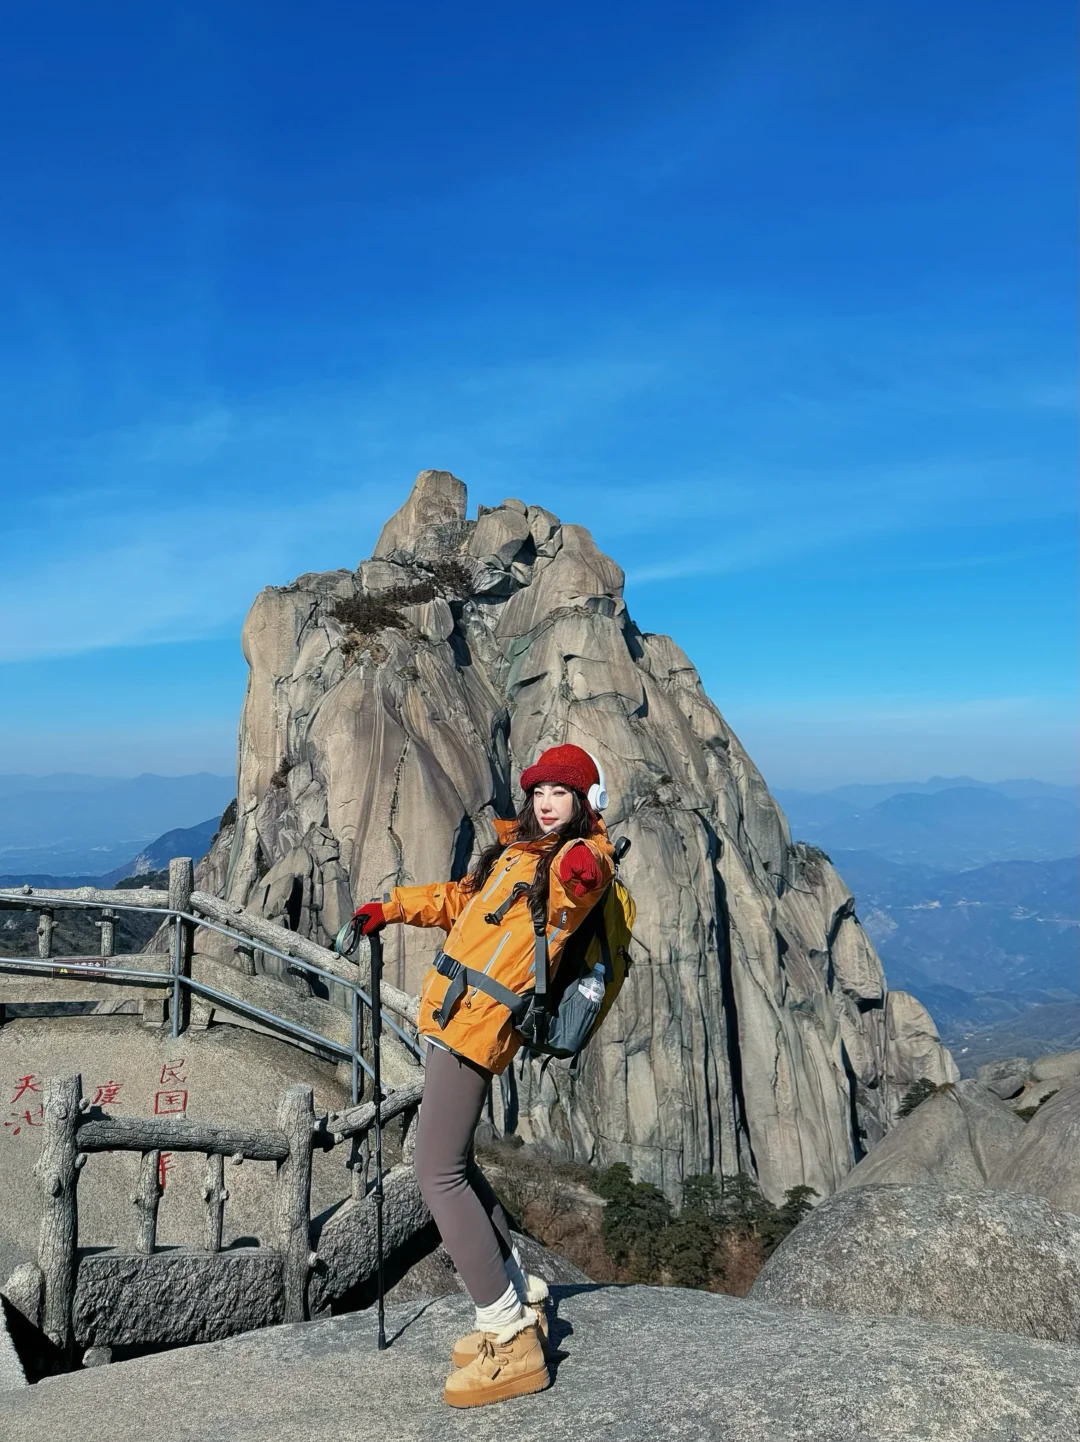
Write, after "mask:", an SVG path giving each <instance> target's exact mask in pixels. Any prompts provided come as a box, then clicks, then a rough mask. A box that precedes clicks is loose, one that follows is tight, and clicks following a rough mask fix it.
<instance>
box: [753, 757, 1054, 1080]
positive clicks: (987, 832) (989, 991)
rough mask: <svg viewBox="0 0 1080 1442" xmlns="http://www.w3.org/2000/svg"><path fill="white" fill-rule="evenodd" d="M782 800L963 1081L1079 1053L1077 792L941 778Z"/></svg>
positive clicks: (795, 829)
mask: <svg viewBox="0 0 1080 1442" xmlns="http://www.w3.org/2000/svg"><path fill="white" fill-rule="evenodd" d="M775 795H776V797H777V800H778V801H779V802H780V804H781V806H782V807H783V808H784V811H785V812H786V814H787V817H788V821H789V823H790V825H791V831H792V836H793V837H797V838H799V839H801V840H806V841H809V842H812V843H813V844H814V845H816V846H820V847H821V848H822V849H823V850H824V851H826V852H827V853H828V854H829V856H831V858H832V860H833V862H834V863H835V865H836V868H837V870H838V871H839V873H840V875H841V876H842V877H843V879H844V881H845V882H846V883H847V885H848V886H849V887H850V888H851V890H852V892H853V893H854V895H855V905H856V910H857V912H858V915H859V917H860V919H861V920H862V922H863V925H864V926H865V927H866V930H867V932H868V933H869V935H870V937H871V939H872V940H873V942H874V945H875V946H876V947H877V950H878V952H879V954H880V956H881V959H882V962H883V963H884V966H885V974H886V976H887V978H888V981H889V985H890V986H892V987H895V988H897V989H902V990H906V991H911V992H914V994H915V995H916V996H917V997H918V998H919V1000H920V1001H921V1002H923V1003H924V1005H926V1006H927V1007H928V1008H929V1010H930V1013H931V1015H932V1016H933V1018H934V1020H935V1022H936V1023H937V1025H938V1028H939V1030H940V1032H941V1035H942V1037H943V1038H944V1040H945V1041H946V1042H947V1044H948V1045H949V1047H950V1049H951V1050H952V1051H953V1053H954V1055H955V1056H956V1058H957V1061H958V1062H959V1063H960V1066H961V1069H962V1070H963V1071H964V1073H965V1075H968V1074H970V1073H971V1071H972V1070H973V1068H974V1067H975V1066H976V1065H978V1063H979V1062H980V1061H986V1060H988V1059H989V1058H991V1057H993V1056H995V1055H1006V1054H1009V1053H1011V1052H1022V1053H1024V1054H1025V1055H1029V1056H1037V1055H1039V1054H1041V1053H1042V1052H1047V1051H1054V1050H1058V1049H1061V1048H1064V1047H1072V1046H1080V954H1078V953H1080V923H1078V918H1080V882H1078V868H1080V860H1078V859H1077V855H1076V853H1077V851H1078V850H1080V804H1078V802H1080V789H1078V788H1077V787H1075V786H1054V785H1051V784H1049V783H1048V782H1045V781H1034V780H1030V779H1017V780H1010V781H999V782H993V783H991V782H985V781H976V780H975V779H973V778H972V777H970V776H953V777H948V776H935V777H932V778H931V779H930V780H929V781H922V782H894V783H891V784H882V785H852V786H838V787H835V788H833V789H832V790H831V791H823V792H807V791H785V790H781V791H777V792H776V793H775Z"/></svg>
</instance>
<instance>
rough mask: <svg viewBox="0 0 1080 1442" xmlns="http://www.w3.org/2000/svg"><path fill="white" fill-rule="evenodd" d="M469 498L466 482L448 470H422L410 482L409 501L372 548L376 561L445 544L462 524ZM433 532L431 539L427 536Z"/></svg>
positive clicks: (390, 521)
mask: <svg viewBox="0 0 1080 1442" xmlns="http://www.w3.org/2000/svg"><path fill="white" fill-rule="evenodd" d="M467 506H468V496H467V493H466V490H465V482H464V481H459V480H458V478H457V476H455V475H453V474H452V473H451V472H450V471H421V472H420V474H419V475H418V476H417V478H416V480H415V481H414V482H413V488H412V490H411V491H410V493H409V498H408V500H407V501H406V502H405V504H404V505H403V506H401V507H400V509H398V510H396V511H395V512H394V514H393V515H392V516H391V517H390V519H389V520H388V521H387V523H386V525H385V526H383V528H382V533H381V535H380V536H379V540H378V544H377V545H376V547H375V551H374V556H375V559H376V560H382V559H386V558H391V557H393V555H394V553H395V552H397V551H404V552H406V553H411V552H416V551H418V550H423V549H425V546H426V545H429V544H430V543H431V541H432V540H434V542H435V546H436V547H438V546H439V545H440V543H445V539H446V537H447V536H448V535H449V536H452V535H453V534H454V531H455V529H456V528H457V529H460V528H461V527H462V523H463V522H464V521H465V511H466V508H467ZM432 532H434V537H432V536H431V534H430V533H432Z"/></svg>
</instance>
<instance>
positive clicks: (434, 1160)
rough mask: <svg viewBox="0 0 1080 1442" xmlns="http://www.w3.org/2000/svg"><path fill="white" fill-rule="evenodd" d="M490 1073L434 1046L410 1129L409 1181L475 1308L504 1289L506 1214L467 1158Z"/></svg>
mask: <svg viewBox="0 0 1080 1442" xmlns="http://www.w3.org/2000/svg"><path fill="white" fill-rule="evenodd" d="M490 1081H491V1073H490V1072H489V1071H485V1070H484V1068H483V1067H480V1066H477V1065H475V1063H473V1062H470V1061H466V1060H465V1059H464V1057H460V1056H457V1055H455V1053H453V1052H449V1051H444V1050H443V1048H442V1047H437V1046H429V1047H428V1053H427V1070H426V1074H425V1076H424V1097H423V1100H422V1101H421V1103H420V1120H419V1122H418V1124H417V1128H416V1153H415V1164H416V1180H417V1181H418V1182H419V1184H420V1191H421V1193H422V1195H423V1198H424V1201H425V1202H427V1204H428V1208H429V1210H430V1212H431V1215H432V1216H433V1217H434V1219H435V1225H436V1226H437V1227H438V1229H439V1233H440V1235H441V1236H442V1239H443V1245H444V1246H445V1248H446V1250H447V1251H448V1252H449V1253H450V1259H451V1261H452V1262H453V1264H454V1266H455V1267H456V1268H457V1271H458V1276H459V1277H460V1278H461V1280H462V1281H463V1282H464V1283H465V1286H466V1288H467V1289H468V1292H469V1295H470V1296H471V1297H472V1299H473V1302H474V1303H475V1304H476V1306H478V1307H490V1306H491V1304H492V1302H497V1301H498V1299H499V1298H500V1297H501V1296H502V1295H503V1293H504V1292H505V1291H506V1289H507V1287H508V1286H509V1284H510V1278H509V1277H508V1276H507V1273H506V1268H505V1267H504V1266H503V1258H504V1257H508V1256H509V1255H510V1246H511V1242H510V1226H509V1223H508V1222H507V1220H506V1213H505V1212H504V1211H503V1209H502V1207H501V1206H500V1205H499V1203H498V1200H497V1198H496V1196H495V1193H494V1192H493V1191H492V1190H491V1187H490V1186H489V1185H488V1183H487V1181H486V1180H485V1178H484V1176H483V1173H482V1172H481V1171H480V1169H479V1167H478V1166H477V1165H476V1161H475V1159H474V1157H473V1151H472V1140H473V1132H474V1131H475V1130H476V1124H477V1122H478V1121H479V1120H480V1112H481V1109H482V1108H483V1105H484V1098H485V1096H486V1095H487V1089H488V1083H489V1082H490Z"/></svg>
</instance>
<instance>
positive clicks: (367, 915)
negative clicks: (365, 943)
mask: <svg viewBox="0 0 1080 1442" xmlns="http://www.w3.org/2000/svg"><path fill="white" fill-rule="evenodd" d="M353 921H358V922H359V923H360V935H361V936H374V934H375V932H377V931H382V929H383V927H384V926H385V925H386V914H385V912H384V911H383V906H382V902H381V901H367V902H365V903H364V905H363V906H360V907H357V909H356V910H355V911H354V912H353Z"/></svg>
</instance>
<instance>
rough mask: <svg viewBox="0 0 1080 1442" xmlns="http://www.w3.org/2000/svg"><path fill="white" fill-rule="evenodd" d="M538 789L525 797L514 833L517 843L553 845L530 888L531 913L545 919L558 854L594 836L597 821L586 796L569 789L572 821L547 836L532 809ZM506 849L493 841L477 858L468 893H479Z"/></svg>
mask: <svg viewBox="0 0 1080 1442" xmlns="http://www.w3.org/2000/svg"><path fill="white" fill-rule="evenodd" d="M535 790H536V788H535V786H534V787H532V788H531V789H530V790H529V791H527V792H526V793H525V800H524V802H523V803H522V806H521V810H520V811H519V812H518V814H517V816H516V817H515V821H516V824H517V830H516V831H515V833H514V838H513V839H514V841H542V840H546V839H551V845H550V846H546V847H545V848H544V850H543V851H541V853H540V855H539V856H538V858H537V861H536V874H535V875H534V876H533V879H532V885H531V886H530V887H529V910H530V911H531V912H532V914H533V915H534V916H542V915H544V913H545V912H546V911H547V902H548V886H549V885H550V881H551V863H552V861H553V860H554V859H555V853H556V852H557V851H558V850H559V848H560V847H561V846H563V845H564V844H565V843H566V842H567V841H575V840H579V839H581V838H583V837H586V836H591V835H592V833H593V831H594V829H595V826H596V819H595V817H594V816H593V813H592V812H591V811H590V809H589V807H588V805H587V803H586V801H585V798H584V796H582V794H581V792H580V791H574V790H572V789H571V788H570V787H567V790H568V791H569V792H570V795H571V796H572V797H573V798H574V809H573V811H572V812H571V813H570V819H569V821H567V822H566V823H565V824H564V825H562V826H557V827H556V828H555V830H554V831H548V832H545V831H544V830H543V829H542V828H541V826H540V823H539V821H537V819H536V810H535V808H534V807H533V792H534V791H535ZM505 849H506V846H505V843H504V842H502V841H493V842H492V843H491V845H490V846H485V847H484V849H483V851H481V853H480V855H479V857H478V858H477V862H476V865H475V866H474V867H473V869H472V870H471V871H470V872H469V874H468V876H467V877H466V878H465V880H464V882H463V885H464V886H465V888H466V890H467V891H479V890H480V888H481V887H482V886H483V884H484V882H485V881H486V880H487V879H488V877H489V876H490V875H491V873H492V871H494V869H495V863H496V862H497V861H498V859H499V857H500V856H501V855H502V854H503V851H504V850H505Z"/></svg>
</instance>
